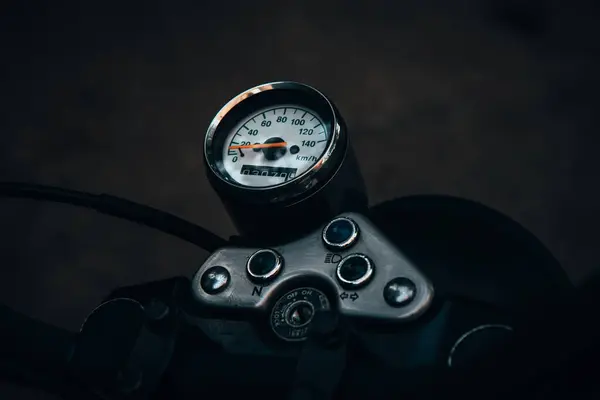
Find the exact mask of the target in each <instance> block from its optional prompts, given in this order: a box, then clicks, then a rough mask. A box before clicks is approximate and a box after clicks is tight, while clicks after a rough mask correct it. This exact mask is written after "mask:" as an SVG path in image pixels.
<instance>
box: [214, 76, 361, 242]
mask: <svg viewBox="0 0 600 400" xmlns="http://www.w3.org/2000/svg"><path fill="white" fill-rule="evenodd" d="M348 149H349V143H348V136H347V132H346V127H345V124H344V122H343V119H342V117H341V115H340V114H339V112H338V110H337V108H336V107H335V106H334V104H333V102H332V101H330V100H329V99H328V98H327V97H326V96H325V95H324V94H323V93H321V92H320V91H319V90H317V89H315V88H313V87H311V86H308V85H305V84H302V83H296V82H272V83H266V84H263V85H259V86H256V87H253V88H251V89H248V90H246V91H244V92H242V93H240V94H239V95H237V96H235V97H234V98H233V99H231V100H230V101H229V102H227V104H225V106H223V107H222V108H221V110H220V111H219V112H218V113H217V115H216V116H215V118H214V119H213V120H212V122H211V123H210V125H209V128H208V131H207V133H206V137H205V141H204V157H205V161H206V166H207V172H208V177H209V180H210V182H211V184H212V185H213V187H214V188H215V190H216V191H217V193H218V194H219V196H220V197H221V199H222V200H223V203H224V204H225V206H226V207H227V208H228V210H229V213H230V215H231V216H232V218H233V220H234V222H235V223H236V225H237V226H238V228H240V230H241V231H245V232H248V230H249V229H250V228H252V229H250V230H253V231H255V230H256V229H255V228H254V227H252V225H256V224H261V223H262V224H264V223H265V221H266V220H267V219H269V218H271V219H272V218H274V217H275V216H276V215H278V216H280V217H281V216H285V217H287V221H288V222H290V223H293V222H298V221H299V219H300V218H299V217H298V215H297V213H296V215H290V212H289V211H290V207H292V206H294V205H297V204H299V203H303V202H305V201H306V200H307V199H311V202H312V206H313V209H314V208H315V207H316V208H319V209H320V208H323V209H327V208H331V209H332V211H333V210H334V209H335V211H336V212H337V211H341V210H342V209H344V208H343V207H341V208H340V207H338V206H337V205H336V206H334V207H330V204H332V201H331V200H332V199H331V195H334V196H340V195H342V196H343V192H344V191H343V190H337V191H335V193H334V192H332V191H325V192H323V189H324V188H325V187H329V186H332V187H333V186H337V188H338V189H340V188H341V186H344V187H345V186H356V184H357V182H360V185H362V179H361V178H357V177H356V176H352V177H350V175H349V174H342V175H344V177H343V178H342V179H341V180H340V179H336V180H334V178H335V177H336V176H338V175H340V172H341V171H342V170H343V169H344V168H346V167H345V164H347V163H346V160H348V159H349V158H352V159H353V157H352V156H350V157H349V156H348V154H349V151H348ZM348 164H350V167H348V168H351V169H353V170H355V171H356V173H357V174H358V175H359V172H358V169H357V168H356V167H355V166H354V164H353V162H352V161H351V162H349V163H348ZM342 166H344V168H342ZM355 175H356V174H355ZM351 181H354V182H351ZM332 182H336V183H334V184H333V185H332ZM340 184H341V186H340ZM360 185H359V186H360ZM358 191H359V192H360V191H362V192H364V190H363V188H362V187H361V188H359V189H358ZM321 192H323V193H321ZM317 193H319V196H317V198H315V195H316V194H317ZM333 202H334V203H339V202H340V201H338V199H335V200H334V201H333ZM249 207H251V208H252V211H251V213H252V214H253V215H254V216H252V217H250V216H249V215H248V214H249V212H250V210H249ZM261 207H263V208H261ZM264 207H268V210H267V209H265V208H264ZM282 209H286V212H285V215H283V214H282V213H281V212H280V211H281V210H282ZM295 210H296V211H297V210H298V208H297V207H295ZM322 212H323V210H320V212H316V211H315V212H314V213H311V215H307V214H308V213H304V217H303V218H304V219H311V218H312V219H316V218H322V216H321V214H322ZM242 214H244V215H242ZM266 214H268V215H266ZM313 214H314V215H313ZM326 214H327V216H329V214H331V213H330V212H329V211H327V212H326ZM242 220H245V221H246V222H243V221H242ZM271 228H272V227H271ZM261 235H262V236H264V232H261Z"/></svg>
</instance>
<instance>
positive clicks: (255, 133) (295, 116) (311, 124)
mask: <svg viewBox="0 0 600 400" xmlns="http://www.w3.org/2000/svg"><path fill="white" fill-rule="evenodd" d="M328 135H329V133H328V132H327V129H326V127H325V124H324V123H323V120H322V119H321V118H320V117H319V116H318V115H317V113H315V112H314V111H312V110H309V109H307V108H305V107H302V106H298V105H278V106H275V107H268V108H264V109H261V110H258V111H256V112H255V113H253V114H252V115H251V116H249V117H246V118H244V119H243V120H242V121H241V122H240V123H238V124H237V125H236V126H235V127H234V128H233V129H232V130H231V132H229V134H228V136H227V138H226V139H225V145H224V148H223V168H224V170H225V171H226V172H227V174H228V175H229V176H230V177H231V179H233V180H234V181H235V182H237V183H239V184H241V185H244V186H251V187H268V186H274V185H279V184H281V183H284V182H287V181H290V180H291V179H294V178H295V177H298V176H300V175H302V173H304V172H306V171H307V170H309V169H310V168H311V167H312V166H313V165H315V163H317V162H318V161H319V159H320V158H321V156H322V155H323V153H324V152H325V150H326V148H327V142H328V139H329V137H328Z"/></svg>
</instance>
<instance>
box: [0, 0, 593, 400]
mask: <svg viewBox="0 0 600 400" xmlns="http://www.w3.org/2000/svg"><path fill="white" fill-rule="evenodd" d="M596 3H597V2H596ZM0 10H2V17H1V18H2V19H1V21H0V24H1V26H2V36H1V48H0V49H1V53H0V54H1V55H0V57H1V74H2V75H1V80H0V84H1V85H2V86H1V97H0V98H1V110H2V114H1V118H0V123H1V126H0V127H1V131H0V180H1V181H7V180H11V181H26V182H35V183H43V184H49V185H58V186H64V187H67V188H72V189H79V190H86V191H92V192H106V193H110V194H116V195H120V196H123V197H126V198H130V199H132V200H135V201H139V202H142V203H146V204H149V205H152V206H154V207H158V208H162V209H165V210H167V211H170V212H172V213H175V214H177V215H179V216H182V217H185V218H188V219H190V220H192V221H194V222H197V223H199V224H202V225H203V226H205V227H207V228H210V229H211V230H213V231H215V232H217V233H218V234H220V235H223V236H228V235H230V234H232V233H233V232H234V231H233V227H232V225H231V222H230V221H229V219H228V217H227V215H226V213H225V211H224V210H223V208H222V207H221V205H220V203H219V201H218V199H217V197H216V196H215V194H214V193H213V192H212V190H211V189H210V187H209V186H208V184H207V182H206V179H205V178H204V170H203V165H202V159H201V146H202V140H203V135H204V133H205V130H206V128H207V125H208V123H209V122H210V120H211V119H212V117H213V115H214V113H215V112H216V111H217V110H218V109H219V107H220V106H221V105H222V104H223V103H225V102H226V101H227V100H228V99H229V98H231V97H232V96H234V95H235V94H237V93H238V92H240V91H242V90H244V89H246V88H248V87H250V86H253V85H256V84H259V83H262V82H265V81H272V80H280V79H285V80H297V81H301V82H305V83H309V84H312V85H314V86H316V87H318V88H320V89H321V90H323V91H324V92H325V93H327V94H328V95H330V96H331V97H332V98H333V99H334V101H335V102H336V103H337V104H338V106H339V108H340V110H341V112H342V114H343V115H344V116H345V118H346V120H347V122H348V125H349V128H350V130H351V140H353V142H354V146H355V148H356V150H357V153H358V157H359V161H360V165H361V167H362V170H363V172H364V175H365V179H366V182H367V185H368V189H369V195H370V199H371V203H373V204H375V203H379V202H381V201H384V200H388V199H391V198H394V197H397V196H405V195H410V194H424V193H445V194H451V195H456V196H462V197H466V198H470V199H474V200H478V201H480V202H483V203H485V204H487V205H489V206H491V207H494V208H496V209H498V210H500V211H502V212H504V213H506V214H508V215H509V216H511V217H513V218H514V219H516V220H517V221H519V222H520V223H522V224H523V225H524V226H525V227H527V228H528V229H530V230H531V231H532V232H533V233H534V234H536V235H537V236H538V237H539V238H540V239H541V240H542V241H543V242H544V243H545V244H546V245H547V246H548V247H549V248H550V249H551V251H552V252H553V253H554V254H555V255H556V257H557V258H558V259H559V260H560V261H561V263H562V264H563V265H564V267H565V269H566V270H567V271H568V274H569V275H570V276H571V278H572V279H573V281H575V282H578V281H580V280H581V279H584V278H585V277H586V276H587V275H589V274H590V273H591V272H592V271H594V270H595V269H596V268H597V267H598V266H600V257H598V255H597V254H596V250H597V249H598V244H599V243H600V241H599V236H600V235H599V234H598V233H597V227H598V225H599V223H600V213H598V209H599V204H600V189H599V188H598V181H599V180H600V179H599V175H600V174H599V172H598V171H599V167H600V160H599V159H598V155H597V154H598V146H599V145H600V137H599V135H598V133H597V131H598V122H599V121H598V118H597V115H598V113H597V111H596V109H597V106H598V104H599V103H600V102H599V101H598V97H597V96H598V89H600V85H599V78H598V73H599V71H600V52H599V45H598V39H599V36H598V31H599V30H600V27H599V25H598V23H597V21H598V18H599V15H600V13H599V7H598V6H597V5H595V4H594V2H593V1H588V2H584V1H574V0H571V1H568V2H567V1H564V2H559V1H554V0H546V1H543V0H540V1H508V0H503V1H501V0H498V1H489V0H460V1H459V0H457V1H446V0H419V1H416V0H402V1H382V0H370V1H364V2H360V1H351V0H340V1H329V0H320V1H313V0H310V1H309V0H303V1H284V0H278V1H223V2H184V3H182V2H158V1H145V2H127V1H122V2H111V1H85V2H79V3H75V2H72V3H66V2H61V1H52V2H31V1H8V0H5V1H4V2H2V3H1V5H0ZM1 205H2V207H0V224H1V232H2V240H1V241H0V250H1V252H2V258H1V260H2V261H1V263H2V269H1V271H0V302H2V303H6V304H8V305H10V306H12V307H14V308H15V309H17V310H19V311H22V312H25V313H28V314H30V315H33V316H36V317H39V318H41V319H43V320H45V321H49V322H52V323H55V324H58V325H61V326H64V327H68V328H71V329H76V328H77V327H78V326H79V324H80V323H81V321H82V319H83V318H84V316H85V315H86V313H87V312H88V311H89V310H90V309H91V308H93V307H94V306H95V305H96V303H97V302H98V301H99V300H100V299H101V298H102V296H104V295H106V294H107V293H108V291H110V290H111V289H112V288H114V287H116V286H119V285H127V284H134V283H140V282H144V281H150V280H155V279H160V278H164V277H168V276H172V275H190V274H192V273H193V271H194V270H195V268H196V267H197V266H198V265H199V264H200V263H201V262H202V260H203V258H204V257H205V256H206V254H205V253H203V252H202V251H201V250H198V249H196V248H194V247H193V246H191V245H189V244H186V243H183V242H180V241H177V240H175V239H173V238H171V237H169V236H166V235H163V234H160V233H157V232H154V231H152V230H150V229H145V228H142V227H139V226H136V225H132V224H129V223H127V222H124V221H120V220H117V219H114V218H110V217H104V216H101V215H98V214H95V213H93V212H89V211H86V210H82V209H77V208H71V207H67V206H62V205H56V204H40V203H35V202H30V201H18V200H2V204H1ZM26 395H27V396H29V398H44V399H45V398H47V397H45V396H43V395H42V394H39V393H35V392H32V391H24V390H18V389H16V388H14V387H9V386H5V387H3V388H1V391H0V398H17V397H19V396H26Z"/></svg>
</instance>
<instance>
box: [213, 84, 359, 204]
mask: <svg viewBox="0 0 600 400" xmlns="http://www.w3.org/2000/svg"><path fill="white" fill-rule="evenodd" d="M282 98H287V99H288V100H287V101H286V102H287V103H291V104H297V105H299V106H302V107H306V108H308V109H310V110H313V111H315V112H316V113H317V114H318V115H319V117H320V118H322V119H323V120H324V121H325V124H326V129H327V135H328V142H327V146H326V148H325V151H324V152H323V154H322V155H321V156H320V158H319V160H317V162H315V163H314V164H313V165H312V166H311V167H310V168H309V169H307V170H306V171H304V172H303V173H302V174H300V175H298V176H296V177H295V178H294V179H291V180H290V181H287V182H282V183H280V184H277V185H272V186H265V187H253V186H245V185H242V184H239V183H238V182H236V181H235V180H233V179H232V178H231V177H230V176H229V175H228V173H227V171H225V170H224V168H223V164H222V145H223V141H224V138H225V137H226V136H227V134H228V131H229V129H231V127H232V126H233V125H235V123H237V122H239V121H240V120H241V119H242V118H243V117H244V116H245V115H248V114H249V113H248V111H249V110H252V109H253V108H254V109H257V108H258V107H260V106H261V105H263V106H264V105H267V106H269V105H273V106H276V105H277V104H278V103H280V102H282V101H283V100H280V101H278V99H282ZM271 101H272V102H271ZM219 141H221V142H219ZM347 141H348V139H347V135H346V131H345V125H344V123H343V120H342V119H341V117H340V115H339V113H338V111H337V109H336V108H335V106H334V105H333V103H332V102H331V101H330V100H329V99H328V98H327V97H326V96H325V95H324V94H323V93H321V92H320V91H318V90H317V89H315V88H313V87H311V86H309V85H306V84H303V83H298V82H291V81H280V82H271V83H265V84H262V85H258V86H255V87H253V88H251V89H248V90H246V91H244V92H242V93H240V94H238V95H237V96H235V97H234V98H233V99H231V100H230V101H229V102H227V104H225V106H223V107H222V108H221V109H220V110H219V112H218V113H217V115H216V116H215V117H214V119H213V120H212V122H211V123H210V125H209V127H208V130H207V132H206V136H205V140H204V159H205V163H206V165H207V172H208V173H209V178H211V181H212V182H213V184H216V185H217V186H219V189H220V190H222V191H226V192H228V194H229V195H231V196H232V197H236V196H244V202H251V203H252V202H256V203H263V204H264V203H280V202H294V201H296V200H301V198H302V197H304V196H306V195H309V194H310V193H314V192H315V191H316V190H318V189H319V187H321V186H322V185H323V184H325V183H326V182H327V181H329V179H331V178H332V177H333V176H334V175H335V173H336V172H337V170H338V169H339V167H340V165H341V163H342V161H343V159H344V156H345V153H346V147H347Z"/></svg>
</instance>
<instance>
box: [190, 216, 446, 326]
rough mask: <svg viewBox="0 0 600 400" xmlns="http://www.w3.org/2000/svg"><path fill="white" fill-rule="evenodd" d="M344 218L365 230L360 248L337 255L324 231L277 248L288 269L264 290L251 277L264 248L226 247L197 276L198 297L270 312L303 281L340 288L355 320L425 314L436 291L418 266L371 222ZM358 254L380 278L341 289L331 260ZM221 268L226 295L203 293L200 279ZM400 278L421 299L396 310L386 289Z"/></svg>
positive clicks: (345, 309) (342, 303) (344, 309)
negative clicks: (251, 263)
mask: <svg viewBox="0 0 600 400" xmlns="http://www.w3.org/2000/svg"><path fill="white" fill-rule="evenodd" d="M341 216H343V217H348V218H352V219H353V220H354V221H355V222H356V223H357V224H358V226H359V227H360V229H361V235H360V238H359V239H358V241H357V242H356V244H355V245H354V246H352V247H350V248H348V249H345V250H343V251H340V252H339V253H332V252H331V251H329V250H327V249H326V247H325V245H324V244H323V240H322V228H321V229H318V230H316V231H315V232H313V233H312V234H310V235H308V236H306V237H304V238H302V239H299V240H297V241H295V242H292V243H289V244H287V245H284V246H280V247H275V248H274V250H275V251H277V252H278V253H279V254H280V255H281V256H282V257H283V258H284V259H285V266H284V268H283V271H282V272H281V273H280V275H279V276H278V278H277V279H275V280H274V281H273V282H271V283H270V284H269V285H267V286H262V287H261V286H257V285H256V284H254V283H252V282H251V281H250V280H249V279H248V276H247V273H246V263H247V262H248V259H249V258H250V257H251V256H252V254H254V253H255V252H256V251H257V250H259V249H257V248H233V247H232V248H223V249H220V250H218V251H216V252H215V253H213V254H212V255H211V256H210V257H209V258H208V259H207V260H206V262H205V263H204V264H203V265H202V266H201V267H200V268H199V269H198V271H197V272H196V274H195V276H194V278H193V280H192V292H193V295H194V298H195V299H196V300H197V301H198V302H199V303H201V304H205V305H210V306H213V307H223V308H233V309H240V310H243V309H257V310H264V311H267V310H268V308H269V307H271V306H272V305H273V304H274V303H275V302H276V301H277V299H278V298H279V296H281V288H282V287H286V288H287V287H290V286H291V287H293V285H294V280H296V279H297V278H304V277H311V278H313V279H321V280H324V281H327V282H328V283H329V284H330V285H331V286H332V287H335V288H336V291H337V302H338V307H339V310H340V312H341V313H343V314H345V315H347V316H349V317H359V318H360V317H363V318H371V319H376V320H387V321H405V320H410V319H413V318H415V317H417V316H419V315H420V314H422V313H423V312H424V311H425V310H426V309H427V307H428V306H429V305H430V303H431V301H432V299H433V295H434V289H433V286H432V284H431V282H430V281H429V280H428V279H427V277H425V276H424V275H423V274H422V273H421V272H420V271H419V269H418V266H416V265H414V264H412V263H411V262H410V261H409V260H408V259H407V258H406V257H405V256H404V254H403V253H402V251H401V250H400V249H398V248H396V247H395V246H394V245H393V244H392V243H391V242H390V241H389V240H387V239H386V237H385V236H384V235H383V234H382V233H381V232H380V231H379V230H378V229H377V228H376V227H375V226H374V225H373V224H372V223H371V222H370V221H369V220H368V219H367V218H365V217H363V216H362V215H359V214H355V213H347V214H342V215H341ZM355 253H361V254H364V255H366V256H368V257H369V258H370V259H371V261H372V262H373V264H374V266H375V273H374V276H373V279H372V280H371V282H370V283H369V284H368V285H366V286H364V287H362V288H360V289H356V290H351V291H350V290H346V289H344V288H343V287H342V286H341V285H340V283H339V281H338V280H337V278H336V268H337V265H338V263H337V262H331V261H332V259H333V261H336V260H337V259H338V258H339V259H340V260H341V259H342V258H343V257H345V256H346V255H349V254H355ZM334 254H335V256H332V255H334ZM332 257H333V258H332ZM215 265H220V266H222V267H224V268H227V270H228V271H229V273H230V274H231V284H230V286H229V287H228V288H227V289H226V290H224V291H223V292H222V293H219V294H216V295H210V294H208V293H206V292H204V291H203V290H202V287H201V285H200V279H201V277H202V274H203V273H204V271H205V270H206V269H208V268H210V267H212V266H215ZM399 277H404V278H408V279H410V280H411V281H413V282H414V283H415V286H416V288H417V294H416V296H415V298H414V300H413V301H412V302H410V303H409V304H407V305H406V306H403V307H398V308H393V307H390V306H389V305H388V304H387V303H386V301H385V299H384V296H383V290H384V287H385V285H386V284H387V283H388V282H389V281H390V280H392V279H394V278H399ZM303 286H306V285H305V284H303Z"/></svg>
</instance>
